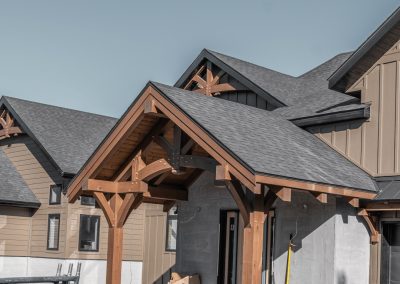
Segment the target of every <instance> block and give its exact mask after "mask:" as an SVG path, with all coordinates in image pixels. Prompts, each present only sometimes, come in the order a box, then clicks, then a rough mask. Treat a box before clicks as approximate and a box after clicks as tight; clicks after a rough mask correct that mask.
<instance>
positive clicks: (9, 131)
mask: <svg viewBox="0 0 400 284" xmlns="http://www.w3.org/2000/svg"><path fill="white" fill-rule="evenodd" d="M22 133H23V131H22V129H21V128H20V127H18V126H13V127H10V128H5V129H1V130H0V137H7V138H8V137H10V136H12V135H16V134H22Z"/></svg>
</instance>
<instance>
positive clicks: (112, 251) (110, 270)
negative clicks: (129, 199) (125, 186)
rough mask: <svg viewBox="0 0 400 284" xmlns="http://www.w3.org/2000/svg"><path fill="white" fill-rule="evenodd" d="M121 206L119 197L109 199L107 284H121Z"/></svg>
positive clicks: (116, 195)
mask: <svg viewBox="0 0 400 284" xmlns="http://www.w3.org/2000/svg"><path fill="white" fill-rule="evenodd" d="M121 204H122V198H121V196H120V195H119V194H118V193H116V194H114V195H113V196H112V197H111V199H110V207H111V210H112V211H113V212H114V222H113V224H112V226H109V228H108V247H107V277H106V283H107V284H121V273H122V247H123V234H124V229H123V225H121V226H119V225H118V219H119V216H118V215H119V214H118V213H119V209H120V207H121Z"/></svg>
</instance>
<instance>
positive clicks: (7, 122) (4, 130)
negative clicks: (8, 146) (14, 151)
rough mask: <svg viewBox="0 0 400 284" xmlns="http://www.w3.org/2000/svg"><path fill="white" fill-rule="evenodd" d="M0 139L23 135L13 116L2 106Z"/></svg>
mask: <svg viewBox="0 0 400 284" xmlns="http://www.w3.org/2000/svg"><path fill="white" fill-rule="evenodd" d="M0 126H1V127H0V139H5V138H10V137H12V136H17V135H19V134H22V133H24V132H23V130H22V128H21V127H20V126H19V124H18V122H17V121H16V120H15V119H14V117H13V115H12V114H11V113H10V112H9V111H8V109H7V108H5V107H4V106H3V107H2V108H1V109H0Z"/></svg>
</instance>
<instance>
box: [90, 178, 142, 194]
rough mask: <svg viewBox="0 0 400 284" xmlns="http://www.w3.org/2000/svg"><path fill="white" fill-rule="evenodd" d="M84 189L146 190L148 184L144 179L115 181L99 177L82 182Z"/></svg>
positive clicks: (107, 191)
mask: <svg viewBox="0 0 400 284" xmlns="http://www.w3.org/2000/svg"><path fill="white" fill-rule="evenodd" d="M82 190H83V191H89V192H103V193H129V192H146V191H147V184H146V183H144V182H142V181H126V182H115V181H107V180H98V179H86V180H85V182H84V183H83V184H82Z"/></svg>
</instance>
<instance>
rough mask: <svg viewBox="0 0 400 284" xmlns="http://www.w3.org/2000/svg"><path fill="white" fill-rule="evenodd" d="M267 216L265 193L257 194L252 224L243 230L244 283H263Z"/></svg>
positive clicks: (251, 217) (251, 213)
mask: <svg viewBox="0 0 400 284" xmlns="http://www.w3.org/2000/svg"><path fill="white" fill-rule="evenodd" d="M265 216H266V215H265V213H264V198H263V195H262V194H258V195H255V198H254V204H253V210H252V211H251V212H250V225H249V226H247V227H246V228H244V232H243V259H242V283H248V284H261V276H262V253H263V240H264V220H265Z"/></svg>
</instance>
